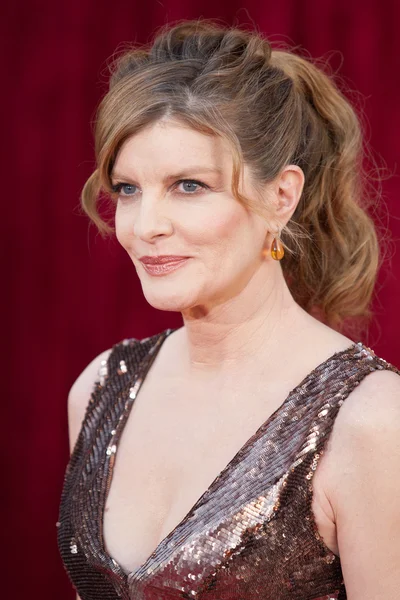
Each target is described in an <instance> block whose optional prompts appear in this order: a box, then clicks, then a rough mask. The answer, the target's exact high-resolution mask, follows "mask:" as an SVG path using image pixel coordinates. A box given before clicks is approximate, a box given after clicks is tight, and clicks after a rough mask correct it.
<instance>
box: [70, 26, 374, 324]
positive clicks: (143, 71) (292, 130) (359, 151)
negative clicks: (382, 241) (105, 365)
mask: <svg viewBox="0 0 400 600" xmlns="http://www.w3.org/2000/svg"><path fill="white" fill-rule="evenodd" d="M169 116H170V117H174V118H177V119H179V120H181V121H183V122H184V123H185V124H188V125H189V126H191V127H192V128H193V129H195V130H197V131H199V132H202V133H205V134H209V135H217V136H222V137H223V138H225V139H226V140H227V141H228V142H229V144H230V147H231V149H232V158H233V175H232V193H233V195H234V197H235V198H236V199H237V200H238V201H239V202H242V203H243V204H245V205H246V206H248V207H249V208H251V209H252V210H254V211H256V212H257V213H258V214H261V215H263V216H265V217H266V218H268V215H269V212H268V208H269V207H268V206H267V203H266V201H261V200H260V201H259V202H254V201H251V200H250V199H248V198H245V197H244V196H243V195H241V194H240V192H239V189H238V187H239V182H240V177H241V173H242V167H243V164H244V163H246V164H247V165H248V167H249V169H250V172H251V173H252V176H253V177H254V179H255V181H256V182H259V183H260V184H262V183H265V182H268V181H271V180H273V179H274V178H275V177H276V176H277V175H278V174H279V172H280V171H281V169H282V168H283V167H284V166H285V165H287V164H295V165H298V166H299V167H301V169H302V170H303V172H304V175H305V185H304V190H303V193H302V196H301V198H300V201H299V203H298V206H297V208H296V210H295V212H294V214H293V216H292V218H291V219H290V220H289V222H288V223H287V224H286V226H285V227H284V228H283V229H282V232H281V241H282V244H283V246H284V248H285V250H286V252H285V258H284V259H283V260H282V261H281V263H280V264H281V266H282V270H283V273H284V276H285V279H286V281H287V283H288V286H289V288H290V290H291V293H292V295H293V298H294V300H295V301H296V302H297V303H298V304H299V305H300V306H301V307H302V308H304V309H305V310H306V311H308V312H309V313H312V314H314V315H315V316H317V317H318V318H320V319H321V320H323V321H325V322H326V323H327V324H328V325H330V326H331V327H334V328H336V329H340V328H341V327H342V326H343V324H344V320H345V319H346V318H349V317H351V318H352V320H353V322H354V319H355V318H361V320H364V321H365V320H366V321H368V320H369V319H370V318H371V316H372V313H371V311H370V310H369V308H368V306H369V303H370V301H371V297H372V294H373V291H374V286H375V282H376V277H377V271H378V268H379V266H380V259H381V256H380V253H379V245H378V238H377V228H376V226H375V225H374V222H373V220H372V218H371V217H370V216H369V215H368V214H367V210H366V209H367V208H368V205H369V203H370V201H371V198H370V199H369V200H368V196H367V194H366V193H365V186H364V185H363V183H364V177H363V166H362V163H363V140H362V135H361V127H360V123H359V120H358V118H357V116H356V114H355V111H354V110H353V108H352V107H351V105H350V103H349V102H348V100H346V98H345V97H344V96H343V95H342V93H341V92H340V91H339V89H338V88H337V87H336V85H335V83H334V82H333V81H332V78H331V77H330V76H328V75H327V74H325V73H324V72H323V71H322V70H321V69H320V68H318V67H316V66H314V65H313V64H312V63H311V62H310V61H309V60H306V59H304V58H302V57H300V56H298V55H296V54H294V53H293V52H290V51H287V50H282V49H273V48H272V47H271V45H270V44H269V42H268V41H267V40H266V39H265V38H264V37H263V36H262V34H260V33H259V32H256V31H247V30H244V29H241V28H237V27H225V26H220V25H219V24H217V23H215V22H212V21H209V20H204V19H200V20H195V21H183V22H180V23H178V24H174V25H167V26H164V27H163V28H162V29H161V30H159V31H158V32H157V34H156V36H155V38H154V39H153V41H152V43H151V44H149V45H147V46H140V47H130V48H129V49H125V51H124V52H123V53H122V54H121V55H120V56H118V57H117V58H116V60H115V61H114V62H113V63H112V65H111V77H110V87H109V91H108V93H107V94H106V95H105V97H104V98H103V100H102V101H101V103H100V106H99V108H98V112H97V118H96V122H95V151H96V164H97V168H96V170H95V171H94V172H93V174H92V175H91V177H90V178H89V179H88V181H87V182H86V184H85V186H84V188H83V191H82V197H81V200H82V206H83V209H84V210H85V212H86V213H87V215H88V216H89V217H90V218H91V220H92V221H93V222H94V223H95V224H96V225H97V227H98V229H99V230H100V232H101V233H102V234H106V233H109V232H112V231H113V229H112V227H110V225H109V224H107V223H106V222H105V221H104V220H103V219H102V218H101V216H100V214H99V212H98V208H97V205H98V202H97V200H98V197H99V194H100V192H105V193H106V194H111V191H112V185H111V179H110V175H111V171H112V168H113V165H114V162H115V160H116V157H117V154H118V151H119V149H120V148H121V145H122V144H123V142H124V141H125V140H126V139H127V138H128V137H130V136H131V135H133V134H134V133H136V132H138V131H140V129H141V128H143V127H145V126H147V125H149V124H150V123H152V122H154V121H157V120H158V119H160V118H162V117H169Z"/></svg>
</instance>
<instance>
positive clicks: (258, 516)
mask: <svg viewBox="0 0 400 600" xmlns="http://www.w3.org/2000/svg"><path fill="white" fill-rule="evenodd" d="M173 331H175V330H174V329H167V330H165V331H163V332H161V333H159V334H156V335H154V336H152V337H149V338H145V339H144V340H137V339H135V338H133V339H127V340H124V341H122V342H120V343H118V344H116V345H115V346H114V347H113V349H112V352H111V354H110V356H109V358H108V360H107V361H103V363H102V364H101V365H100V371H99V378H98V381H97V382H96V383H95V386H94V390H93V393H92V395H91V398H90V401H89V404H88V407H87V409H86V414H85V417H84V420H83V423H82V428H81V430H80V433H79V436H78V439H77V442H76V445H75V448H74V450H73V453H72V455H71V458H70V462H69V464H68V466H67V469H66V474H65V480H64V488H63V492H62V496H61V504H60V514H59V521H58V523H57V527H58V544H59V549H60V553H61V557H62V560H63V563H64V566H65V569H66V571H67V573H68V575H69V577H70V579H71V582H72V584H73V586H74V587H75V588H76V590H77V592H78V594H79V596H80V597H81V599H82V600H117V599H118V598H123V599H124V600H175V599H176V600H177V599H183V598H184V599H187V600H189V599H190V600H255V599H259V600H311V599H319V600H344V599H345V598H346V590H345V585H344V582H343V576H342V570H341V566H340V559H339V557H338V556H336V555H335V554H332V552H331V551H330V550H329V548H328V547H327V546H326V545H325V543H324V541H323V539H322V538H321V536H319V534H318V530H317V526H316V523H315V519H314V515H313V511H312V508H311V502H312V477H313V474H314V472H315V469H316V467H317V465H318V460H319V459H320V457H321V455H322V453H323V451H324V446H325V444H326V441H327V439H328V436H329V434H330V432H331V430H332V426H333V424H334V421H335V417H336V415H337V413H338V411H339V409H340V406H341V405H342V404H343V402H344V401H345V399H346V398H347V396H348V395H349V394H350V392H351V391H352V390H353V389H354V388H355V386H357V385H358V384H359V383H360V381H361V380H362V379H363V378H364V377H365V376H366V375H368V373H371V372H373V371H376V370H377V369H390V370H392V371H395V372H397V373H398V374H399V375H400V371H399V370H398V369H397V368H396V367H394V366H393V365H391V364H390V363H388V362H386V361H385V360H384V359H382V358H379V357H377V356H376V355H375V353H374V352H373V350H371V349H370V348H368V347H366V346H365V345H364V344H363V343H362V342H358V343H354V344H353V345H351V346H350V347H349V348H347V349H345V350H343V351H340V352H337V353H335V354H333V355H332V356H331V357H330V358H328V359H327V360H325V361H324V362H323V363H321V364H320V365H318V366H317V367H316V368H315V369H314V370H313V371H311V372H310V373H309V374H308V375H307V376H306V377H305V378H304V379H303V381H301V382H300V383H299V385H298V386H297V387H296V388H294V389H293V390H292V391H291V392H290V393H289V395H288V396H287V398H286V399H285V400H284V402H283V403H282V404H281V406H280V407H279V408H278V409H277V410H276V411H275V412H274V413H273V414H272V415H271V416H270V417H269V418H268V420H267V421H266V422H265V423H264V424H263V425H262V426H261V427H260V428H259V429H258V430H257V431H256V432H255V433H254V434H253V436H252V437H251V438H250V439H249V440H248V441H247V442H246V443H245V444H244V445H243V446H242V448H241V449H240V450H239V451H238V452H237V454H236V455H235V456H234V458H233V459H232V460H231V461H230V462H229V463H228V465H227V466H226V467H225V468H224V469H223V471H222V472H221V473H220V474H219V475H218V477H216V479H215V480H214V481H213V483H212V484H211V485H210V486H209V488H208V489H207V490H206V491H205V492H204V494H203V495H202V496H201V497H200V498H199V500H198V501H197V502H196V504H195V505H194V506H193V507H192V509H191V510H190V511H189V513H188V514H187V515H186V516H185V517H184V518H183V519H182V521H181V522H180V523H179V524H178V526H177V527H175V529H173V530H172V531H171V533H170V534H169V535H168V536H167V537H166V538H165V539H163V540H162V541H161V543H160V544H159V545H158V546H157V548H156V549H155V551H154V552H153V554H152V555H151V556H150V557H149V558H148V559H147V560H146V562H145V563H144V564H143V565H142V566H140V567H139V568H138V569H136V570H135V571H133V572H132V573H129V574H127V573H126V572H125V571H124V570H123V569H122V568H121V567H120V565H118V563H117V562H116V561H115V560H114V559H113V558H112V557H111V556H110V555H109V554H108V552H107V549H106V548H105V543H104V539H103V530H102V523H103V515H104V508H105V504H106V497H107V492H108V489H109V487H110V482H111V477H112V471H113V465H114V461H115V457H116V453H117V452H118V443H119V440H120V437H121V433H122V431H123V429H124V426H125V423H126V421H127V418H128V416H129V412H130V410H131V408H132V405H133V403H134V402H135V398H136V396H137V394H138V392H139V390H140V386H141V383H142V381H143V380H144V378H145V377H146V373H147V372H148V370H149V369H150V367H151V364H152V362H153V360H154V358H155V356H156V355H157V352H158V351H159V349H160V347H161V345H162V343H163V341H164V340H165V339H166V338H167V336H168V335H169V334H170V333H172V332H173Z"/></svg>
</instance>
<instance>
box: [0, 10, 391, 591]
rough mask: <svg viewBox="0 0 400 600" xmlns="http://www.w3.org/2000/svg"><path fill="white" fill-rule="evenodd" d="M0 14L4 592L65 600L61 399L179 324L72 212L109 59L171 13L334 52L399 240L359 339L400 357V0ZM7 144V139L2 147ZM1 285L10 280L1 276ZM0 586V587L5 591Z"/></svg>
mask: <svg viewBox="0 0 400 600" xmlns="http://www.w3.org/2000/svg"><path fill="white" fill-rule="evenodd" d="M7 10H8V14H7V15H6V18H5V19H2V26H1V27H2V35H1V39H2V41H3V44H4V47H3V51H2V72H3V92H2V95H1V102H2V104H3V108H2V116H3V125H2V127H3V132H5V136H4V137H3V140H4V141H3V148H4V151H5V154H4V158H3V164H6V167H5V172H4V175H3V203H4V209H3V215H4V216H5V220H4V223H5V226H4V228H3V239H4V249H3V252H2V257H3V273H4V274H5V281H6V283H5V285H4V288H3V293H2V299H3V303H4V308H3V316H4V322H3V327H4V329H5V332H6V344H5V347H4V356H5V369H6V374H7V376H6V393H5V394H4V396H3V401H2V406H3V410H2V412H3V426H2V431H3V456H4V457H5V459H4V460H3V473H5V475H6V477H5V480H4V481H5V483H4V488H3V493H2V495H1V498H2V508H3V510H2V522H3V527H4V526H5V533H6V535H3V540H4V541H3V545H2V550H3V552H4V559H3V562H2V564H3V568H4V567H5V568H4V581H5V582H6V583H5V587H6V589H5V590H3V597H4V598H15V599H17V598H18V599H19V598H21V599H24V600H25V599H28V598H29V599H36V598H38V599H40V600H54V599H55V598H57V600H58V599H59V600H67V599H68V598H73V592H72V588H71V586H70V584H69V582H68V580H67V577H66V574H65V573H64V570H63V567H62V564H61V561H60V558H59V556H58V551H57V546H56V526H55V523H56V521H57V517H58V504H59V497H60V493H61V486H62V480H63V476H64V470H65V465H66V462H67V459H68V442H67V408H66V401H67V394H68V390H69V388H70V386H71V384H72V383H73V381H74V379H75V378H76V377H77V375H78V374H79V373H80V371H81V370H82V369H83V368H84V367H85V366H86V365H87V364H88V362H89V361H90V360H91V359H92V358H93V357H94V356H95V355H97V354H98V353H99V352H100V351H102V350H104V349H106V348H108V347H110V346H111V345H112V344H114V343H116V342H117V341H119V340H121V339H123V338H124V337H129V336H133V337H145V336H148V335H152V334H154V333H156V332H158V331H160V330H162V329H165V328H166V327H178V326H179V325H180V324H181V318H180V315H179V314H177V313H174V314H167V313H162V312H159V311H157V310H155V309H153V308H152V307H150V306H149V305H148V304H147V303H146V301H145V299H144V298H143V296H142V293H141V288H140V285H139V283H138V281H137V279H136V276H135V274H134V270H133V268H132V266H131V263H130V260H129V259H128V257H127V256H125V254H124V252H123V251H122V250H121V249H120V248H119V247H118V244H117V243H116V242H115V241H112V240H109V241H103V240H102V239H101V238H100V237H99V236H97V235H96V234H95V232H94V231H93V230H91V231H89V232H88V222H87V220H86V218H85V217H83V216H82V215H81V214H80V213H79V208H78V205H79V200H78V197H79V193H80V190H81V188H82V185H83V183H84V181H85V179H86V178H87V177H88V176H89V174H90V173H91V170H92V168H93V141H92V134H91V126H90V123H91V120H92V119H93V116H94V110H95V107H96V105H97V103H98V101H99V99H100V97H101V96H102V94H103V93H104V92H105V90H106V76H105V67H106V59H107V58H108V57H109V56H110V55H111V54H112V53H113V51H114V50H115V49H116V47H117V45H118V44H119V43H121V42H123V41H130V40H136V41H138V42H145V41H148V39H149V36H150V34H151V33H152V32H153V31H154V29H155V28H156V27H158V26H160V25H162V24H164V23H166V22H168V21H172V20H176V19H182V18H197V17H200V16H204V17H209V18H219V19H222V20H223V21H224V22H226V23H228V24H233V23H234V22H237V23H239V24H245V23H247V24H251V23H254V24H256V25H257V27H258V28H259V29H260V30H261V31H263V32H265V33H266V34H269V35H270V36H273V38H274V39H277V38H279V39H285V40H287V41H288V42H290V43H293V44H295V45H301V46H303V47H304V48H306V49H307V50H308V51H309V52H310V54H311V55H312V56H314V57H320V56H323V55H327V54H328V53H332V51H334V52H333V55H332V59H331V64H332V65H333V66H334V68H337V67H338V66H339V64H340V63H342V66H341V70H340V73H341V75H342V77H343V78H344V79H345V81H346V82H347V84H348V85H350V87H352V88H353V89H355V90H357V91H358V92H359V94H360V96H359V97H357V95H356V98H357V99H358V101H360V102H361V103H362V104H363V105H364V111H365V114H366V117H367V119H368V121H369V128H368V132H369V133H368V135H369V137H370V143H371V145H372V147H373V149H374V150H375V152H376V153H377V154H378V155H380V156H381V157H382V158H383V160H384V161H385V162H386V164H387V167H388V170H389V171H391V172H393V173H395V174H394V176H392V177H391V178H389V179H386V180H385V181H384V182H383V200H382V201H383V202H384V203H385V204H386V205H387V208H388V215H389V219H388V222H387V225H388V227H389V229H390V230H391V232H392V234H393V238H394V244H393V243H392V246H391V250H390V252H389V259H388V261H389V262H387V265H386V268H385V270H384V271H382V273H381V275H380V280H379V286H378V288H377V292H378V293H377V299H376V301H375V303H374V310H375V312H376V319H375V322H374V324H373V326H372V328H371V335H370V337H369V338H368V340H363V341H364V342H365V343H368V345H370V346H372V347H373V348H374V349H375V351H376V352H377V353H378V354H379V355H380V356H382V357H383V358H385V359H386V360H388V361H390V362H393V363H394V364H396V365H400V348H399V345H398V337H399V325H398V313H397V308H398V302H399V298H400V283H399V275H400V260H399V255H398V254H396V250H397V252H398V250H399V245H398V240H399V233H400V222H399V217H400V205H399V203H398V198H399V195H400V179H399V175H398V172H397V173H396V167H397V166H398V165H399V163H400V156H399V143H398V135H399V133H400V127H399V125H400V111H399V109H398V97H399V93H400V79H399V73H400V64H399V57H400V36H399V34H398V27H399V23H400V3H398V2H396V0H393V1H391V0H386V1H385V0H371V1H369V2H368V0H363V1H361V0H360V1H356V0H352V1H349V0H324V2H321V0H305V1H302V0H280V1H279V2H277V1H276V0H274V1H272V0H264V1H263V2H259V1H258V0H247V1H246V2H243V3H240V2H237V1H235V0H229V1H227V0H226V1H225V2H223V1H221V2H216V1H215V0H212V1H211V0H201V1H200V0H191V1H190V2H186V1H183V0H175V1H173V0H147V1H146V2H138V1H137V0H129V1H128V0H113V2H110V1H108V2H107V1H104V0H103V1H102V0H96V1H95V0H79V1H78V0H69V1H68V2H50V1H49V0H47V1H40V0H38V1H37V2H19V3H18V2H15V3H14V4H12V5H11V4H10V3H9V6H8V7H7ZM5 140H7V142H5ZM3 281H4V276H3ZM3 587H4V586H3Z"/></svg>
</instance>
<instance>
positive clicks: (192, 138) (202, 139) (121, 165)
mask: <svg viewBox="0 0 400 600" xmlns="http://www.w3.org/2000/svg"><path fill="white" fill-rule="evenodd" d="M192 165H195V166H198V167H204V168H205V169H209V170H211V169H213V170H215V171H216V172H220V173H222V172H226V171H230V169H231V167H232V154H231V149H230V146H229V143H228V142H227V141H226V140H225V139H223V138H221V137H219V136H217V135H206V134H204V133H202V132H199V131H197V130H195V129H193V128H191V127H189V126H188V125H186V124H183V123H180V122H177V121H172V120H168V121H167V120H162V121H157V122H155V123H152V124H151V125H148V126H146V127H145V128H143V129H141V130H140V131H138V132H137V133H135V134H134V135H132V136H130V137H129V138H128V139H127V140H126V141H125V142H124V143H123V145H122V147H121V149H120V151H119V153H118V156H117V158H116V161H115V164H114V169H113V171H114V172H116V171H118V172H120V171H124V172H126V171H127V169H129V170H130V171H132V170H135V171H136V170H140V171H142V172H143V173H147V172H150V171H153V172H154V171H160V172H166V171H171V170H172V171H176V170H177V168H178V167H179V169H182V168H186V167H187V166H192Z"/></svg>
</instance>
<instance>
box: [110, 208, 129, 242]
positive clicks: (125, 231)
mask: <svg viewBox="0 0 400 600" xmlns="http://www.w3.org/2000/svg"><path fill="white" fill-rule="evenodd" d="M127 216H128V215H124V211H123V209H121V208H120V206H119V205H118V204H117V207H116V209H115V216H114V224H115V237H116V238H117V240H118V242H119V243H120V244H121V246H122V247H123V248H127V247H128V245H129V239H130V237H132V234H131V232H130V220H129V219H128V218H127Z"/></svg>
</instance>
